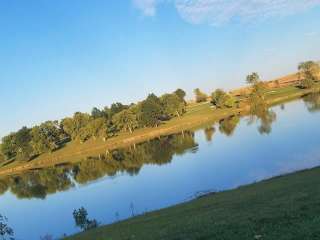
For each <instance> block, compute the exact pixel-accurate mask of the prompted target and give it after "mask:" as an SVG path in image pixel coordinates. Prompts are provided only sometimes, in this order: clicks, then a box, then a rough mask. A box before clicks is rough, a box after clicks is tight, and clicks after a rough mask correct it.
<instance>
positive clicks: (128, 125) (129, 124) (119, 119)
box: [112, 109, 139, 133]
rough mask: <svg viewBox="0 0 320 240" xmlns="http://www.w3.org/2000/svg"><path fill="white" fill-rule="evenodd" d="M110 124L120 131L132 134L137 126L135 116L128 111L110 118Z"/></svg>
mask: <svg viewBox="0 0 320 240" xmlns="http://www.w3.org/2000/svg"><path fill="white" fill-rule="evenodd" d="M112 122H113V123H114V124H115V125H116V127H117V128H118V129H119V130H120V131H125V132H126V131H130V133H132V132H133V130H134V129H136V128H137V127H138V126H139V123H138V119H137V115H136V114H135V113H134V112H132V111H131V110H130V109H125V110H123V111H121V112H119V113H117V114H115V115H114V116H113V117H112Z"/></svg>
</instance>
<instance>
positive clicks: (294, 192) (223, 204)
mask: <svg viewBox="0 0 320 240" xmlns="http://www.w3.org/2000/svg"><path fill="white" fill-rule="evenodd" d="M319 175H320V167H315V168H310V169H305V170H300V171H296V172H293V173H287V174H283V175H279V176H274V177H271V178H268V179H264V180H261V181H259V182H256V183H251V184H246V185H242V186H239V187H237V188H235V189H231V190H225V191H221V192H213V193H208V194H205V195H202V196H200V197H197V198H194V199H192V200H190V201H187V202H183V203H180V204H176V205H173V206H170V207H166V208H162V209H159V210H154V211H151V212H148V213H144V214H141V215H138V216H135V217H133V218H129V219H125V220H121V221H119V222H115V223H111V224H106V225H101V226H99V227H98V228H96V229H92V230H89V231H86V232H80V233H77V234H74V235H71V236H69V237H66V238H65V239H66V240H85V239H109V238H110V239H114V240H118V239H119V240H121V239H123V237H126V238H125V239H131V236H134V237H135V238H134V239H141V240H147V239H153V240H157V239H159V240H160V239H168V240H171V239H172V240H174V239H184V238H183V236H186V235H185V234H186V233H188V239H200V238H199V237H200V236H201V239H239V240H245V239H249V238H250V239H251V238H252V239H264V238H266V239H272V240H273V239H274V240H279V239H289V238H290V239H291V238H293V237H296V238H295V239H315V238H308V236H309V235H308V234H310V233H312V232H313V231H312V229H314V227H318V226H319V224H320V221H319V217H318V214H319V212H320V207H319V204H318V201H319V200H320V191H319V188H317V184H315V183H316V182H318V183H320V180H319ZM240 196H241V197H240ZM293 206H294V207H293ZM288 209H290V212H288ZM172 224H174V226H175V227H174V228H172V227H171V226H172ZM292 228H294V229H296V228H298V229H299V233H297V232H296V231H293V229H292ZM160 229H161V231H160ZM257 230H258V231H257ZM119 231H121V232H123V234H121V236H119ZM163 232H165V236H164V235H163V234H161V233H163ZM208 233H210V234H209V235H208ZM318 233H319V232H318ZM150 234H151V235H150ZM296 234H298V235H299V236H297V235H296ZM248 235H249V236H251V237H248ZM256 236H260V237H259V238H257V237H256ZM288 236H291V237H289V238H288Z"/></svg>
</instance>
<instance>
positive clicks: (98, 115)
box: [91, 107, 105, 119]
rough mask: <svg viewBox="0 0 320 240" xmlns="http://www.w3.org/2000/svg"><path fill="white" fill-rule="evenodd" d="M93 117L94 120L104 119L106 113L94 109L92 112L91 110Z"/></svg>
mask: <svg viewBox="0 0 320 240" xmlns="http://www.w3.org/2000/svg"><path fill="white" fill-rule="evenodd" d="M91 117H93V118H94V119H96V118H102V117H105V112H104V111H102V110H100V109H98V108H96V107H94V108H93V109H92V110H91Z"/></svg>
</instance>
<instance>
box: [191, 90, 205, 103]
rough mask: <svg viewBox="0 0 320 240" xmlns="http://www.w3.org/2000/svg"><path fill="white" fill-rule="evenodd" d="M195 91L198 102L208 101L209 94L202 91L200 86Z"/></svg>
mask: <svg viewBox="0 0 320 240" xmlns="http://www.w3.org/2000/svg"><path fill="white" fill-rule="evenodd" d="M193 92H194V94H195V97H196V102H197V103H199V102H205V101H207V98H208V96H207V94H205V93H203V92H201V90H200V89H199V88H196V89H195V90H193Z"/></svg>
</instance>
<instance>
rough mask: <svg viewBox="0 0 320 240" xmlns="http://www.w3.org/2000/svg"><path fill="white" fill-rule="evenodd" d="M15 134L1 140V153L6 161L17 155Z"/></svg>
mask: <svg viewBox="0 0 320 240" xmlns="http://www.w3.org/2000/svg"><path fill="white" fill-rule="evenodd" d="M15 136H16V135H15V133H10V134H9V135H7V136H5V137H3V138H2V144H1V153H2V154H3V156H4V157H5V158H6V160H8V159H11V158H14V157H15V156H16V153H17V145H16V142H15Z"/></svg>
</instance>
